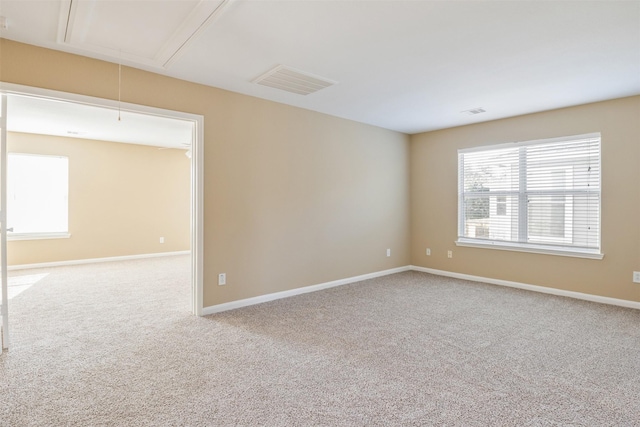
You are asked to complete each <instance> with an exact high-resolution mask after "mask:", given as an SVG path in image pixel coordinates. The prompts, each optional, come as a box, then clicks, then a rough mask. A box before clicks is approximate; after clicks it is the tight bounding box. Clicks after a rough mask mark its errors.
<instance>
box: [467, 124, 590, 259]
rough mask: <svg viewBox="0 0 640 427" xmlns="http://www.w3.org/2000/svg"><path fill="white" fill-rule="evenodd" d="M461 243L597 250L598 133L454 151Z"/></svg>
mask: <svg viewBox="0 0 640 427" xmlns="http://www.w3.org/2000/svg"><path fill="white" fill-rule="evenodd" d="M458 242H459V243H475V244H478V245H486V246H495V245H502V246H503V248H509V247H513V248H520V249H527V248H529V249H537V250H542V251H544V250H545V249H548V250H549V251H550V252H554V251H558V252H562V251H565V252H576V253H585V254H589V253H592V254H599V253H600V134H589V135H580V136H572V137H564V138H554V139H547V140H539V141H528V142H519V143H512V144H502V145H498V146H490V147H479V148H474V149H466V150H459V151H458Z"/></svg>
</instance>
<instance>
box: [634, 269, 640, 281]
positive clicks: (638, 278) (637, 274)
mask: <svg viewBox="0 0 640 427" xmlns="http://www.w3.org/2000/svg"><path fill="white" fill-rule="evenodd" d="M633 282H634V283H640V271H634V272H633Z"/></svg>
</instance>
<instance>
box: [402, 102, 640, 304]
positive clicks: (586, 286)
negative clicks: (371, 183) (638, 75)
mask: <svg viewBox="0 0 640 427" xmlns="http://www.w3.org/2000/svg"><path fill="white" fill-rule="evenodd" d="M590 132H601V133H602V209H601V210H602V251H603V252H604V255H605V257H604V259H603V260H590V259H580V258H569V257H562V256H553V255H539V254H531V253H519V252H507V251H499V250H492V249H478V248H468V247H457V246H455V244H454V241H455V240H456V238H457V209H458V205H457V150H458V149H459V148H467V147H474V146H480V145H491V144H499V143H503V142H510V141H525V140H532V139H542V138H552V137H558V136H565V135H577V134H585V133H590ZM411 203H412V210H411V236H412V239H411V263H412V264H414V265H418V266H422V267H430V268H434V269H439V270H446V271H452V272H457V273H465V274H472V275H478V276H483V277H490V278H496V279H503V280H511V281H516V282H522V283H528V284H534V285H539V286H547V287H553V288H558V289H565V290H570V291H576V292H583V293H588V294H594V295H602V296H607V297H613V298H621V299H627V300H632V301H640V284H637V283H633V282H632V272H633V271H634V270H635V271H640V96H635V97H630V98H623V99H618V100H612V101H606V102H599V103H595V104H588V105H583V106H578V107H571V108H565V109H560V110H554V111H547V112H543V113H538V114H530V115H526V116H520V117H514V118H509V119H504V120H496V121H492V122H486V123H480V124H475V125H469V126H463V127H458V128H452V129H446V130H441V131H435V132H429V133H423V134H419V135H414V136H412V138H411ZM427 247H429V248H431V251H432V255H431V256H426V254H425V249H426V248H427ZM447 250H453V258H452V259H447V256H446V253H447Z"/></svg>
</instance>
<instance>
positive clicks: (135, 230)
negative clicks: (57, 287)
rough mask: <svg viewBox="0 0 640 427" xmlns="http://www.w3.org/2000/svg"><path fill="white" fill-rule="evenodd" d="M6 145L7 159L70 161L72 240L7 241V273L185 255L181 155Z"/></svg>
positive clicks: (141, 149) (107, 146) (34, 141)
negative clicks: (13, 268) (23, 267)
mask: <svg viewBox="0 0 640 427" xmlns="http://www.w3.org/2000/svg"><path fill="white" fill-rule="evenodd" d="M7 140H8V151H9V152H10V153H31V154H48V155H60V156H66V157H68V158H69V232H70V233H71V237H70V238H68V239H46V240H19V241H10V242H9V243H8V250H7V256H8V259H9V265H20V264H34V263H42V262H53V261H67V260H78V259H87V258H103V257H113V256H123V255H138V254H148V253H158V252H172V251H184V250H189V245H190V235H189V230H190V219H191V217H190V213H189V211H190V174H191V167H190V162H189V159H187V157H185V155H184V150H158V149H157V148H156V147H148V146H143V145H133V144H118V143H113V142H104V141H92V140H87V139H76V138H64V137H56V136H45V135H36V134H26V133H13V132H10V133H8V136H7ZM161 236H162V237H164V238H165V243H164V244H160V243H159V241H160V239H159V238H160V237H161Z"/></svg>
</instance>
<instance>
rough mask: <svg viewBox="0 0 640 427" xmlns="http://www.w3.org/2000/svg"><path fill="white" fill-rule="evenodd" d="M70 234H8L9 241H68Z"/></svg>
mask: <svg viewBox="0 0 640 427" xmlns="http://www.w3.org/2000/svg"><path fill="white" fill-rule="evenodd" d="M70 237H71V234H70V233H10V234H7V241H9V242H11V241H13V240H47V239H68V238H70Z"/></svg>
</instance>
